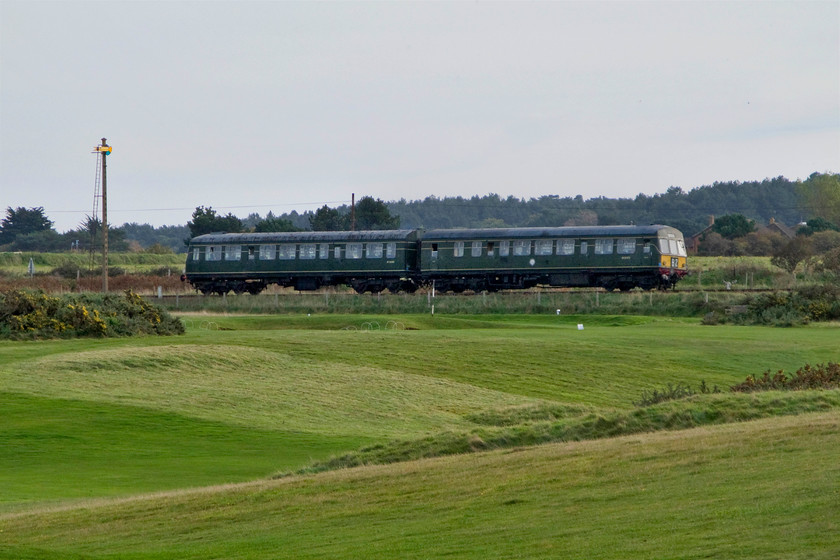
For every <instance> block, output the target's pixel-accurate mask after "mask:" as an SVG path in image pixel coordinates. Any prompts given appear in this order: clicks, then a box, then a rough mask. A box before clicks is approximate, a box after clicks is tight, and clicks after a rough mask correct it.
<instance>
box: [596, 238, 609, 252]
mask: <svg viewBox="0 0 840 560" xmlns="http://www.w3.org/2000/svg"><path fill="white" fill-rule="evenodd" d="M612 252H613V240H612V239H596V240H595V254H596V255H612Z"/></svg>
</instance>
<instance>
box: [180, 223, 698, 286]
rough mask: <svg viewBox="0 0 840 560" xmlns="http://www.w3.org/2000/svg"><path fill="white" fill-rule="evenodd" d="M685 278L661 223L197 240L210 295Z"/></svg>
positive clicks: (682, 259)
mask: <svg viewBox="0 0 840 560" xmlns="http://www.w3.org/2000/svg"><path fill="white" fill-rule="evenodd" d="M685 274H686V251H685V243H684V239H683V235H682V233H680V232H679V231H678V230H676V229H674V228H672V227H668V226H663V225H651V226H586V227H546V228H494V229H433V230H422V229H414V230H385V231H344V232H326V231H322V232H292V233H219V234H215V233H214V234H207V235H200V236H198V237H194V238H193V239H192V240H191V241H190V247H189V252H188V255H187V263H186V272H185V274H184V276H182V280H185V281H189V282H190V284H192V285H193V287H195V289H196V290H198V291H200V292H202V293H204V294H212V293H217V294H224V293H227V292H229V291H233V292H235V293H245V292H248V293H251V294H258V293H260V292H261V291H262V290H264V289H265V288H266V287H267V286H269V285H271V284H278V285H280V286H289V287H293V288H295V289H297V290H301V291H303V290H317V289H319V288H321V287H322V286H338V285H349V286H352V287H353V289H355V290H356V291H357V292H358V293H364V292H372V293H378V292H381V291H383V290H389V291H391V292H400V291H403V292H413V291H415V290H417V289H418V288H419V287H421V286H431V285H434V287H435V289H436V290H438V291H443V292H445V291H453V292H463V291H466V290H470V291H474V292H479V291H495V290H502V289H521V288H531V287H534V286H539V285H544V286H561V287H585V286H590V287H602V288H605V289H607V290H614V289H618V290H629V289H632V288H636V287H639V288H643V289H646V290H649V289H655V288H670V287H672V286H673V285H674V284H675V283H676V282H677V281H679V279H680V278H682V277H683V276H685Z"/></svg>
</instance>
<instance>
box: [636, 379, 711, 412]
mask: <svg viewBox="0 0 840 560" xmlns="http://www.w3.org/2000/svg"><path fill="white" fill-rule="evenodd" d="M698 393H700V394H708V393H720V389H719V388H718V386H717V385H715V386H714V387H713V388H711V389H709V386H708V385H706V381H705V380H704V381H701V382H700V387H698V389H697V391H695V390H694V389H692V388H691V387H690V386H688V385H683V384H681V383H677V384H676V385H671V384H670V383H668V384H667V385H666V386H665V387H663V388H662V389H653V390H652V391H648V390H644V391H642V396H641V397H640V398H639V400H638V401H636V402H634V403H633V404H634V405H635V406H638V407H645V406H651V405H654V404H658V403H661V402H665V401H674V400H679V399H684V398H687V397H690V396H692V395H696V394H698Z"/></svg>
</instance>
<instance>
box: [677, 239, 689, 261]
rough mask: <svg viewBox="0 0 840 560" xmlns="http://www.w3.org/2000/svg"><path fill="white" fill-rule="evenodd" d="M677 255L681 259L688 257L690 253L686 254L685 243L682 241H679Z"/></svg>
mask: <svg viewBox="0 0 840 560" xmlns="http://www.w3.org/2000/svg"><path fill="white" fill-rule="evenodd" d="M677 254H678V255H679V256H681V257H687V256H688V253H686V252H685V241H683V240H682V239H677Z"/></svg>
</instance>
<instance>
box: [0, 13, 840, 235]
mask: <svg viewBox="0 0 840 560" xmlns="http://www.w3.org/2000/svg"><path fill="white" fill-rule="evenodd" d="M102 137H106V138H108V142H109V144H110V145H111V146H113V150H114V151H113V155H111V156H109V159H108V162H109V163H108V195H109V218H110V219H109V221H110V222H111V223H113V224H117V225H119V224H122V223H124V222H140V223H144V222H147V223H151V224H154V225H162V224H184V223H186V222H187V221H188V220H189V219H190V215H191V213H192V210H193V209H194V208H195V207H196V206H198V205H205V206H208V205H209V206H213V207H214V208H216V209H219V210H220V211H222V212H228V211H231V212H233V213H234V214H237V215H239V216H243V217H244V216H246V215H247V214H248V213H249V212H259V213H260V214H262V215H265V214H266V213H267V212H268V211H269V210H271V211H273V212H274V213H276V214H279V213H282V212H286V211H291V210H298V211H303V210H306V209H313V208H317V207H319V206H321V205H323V204H325V203H327V204H330V205H331V206H334V205H338V204H340V203H343V202H349V200H350V193H352V192H355V193H356V197H357V198H359V197H361V196H365V195H371V196H374V197H377V198H381V199H383V200H396V199H400V198H406V199H409V200H413V199H421V198H425V197H426V196H429V195H435V196H438V197H444V196H455V195H463V196H472V195H484V194H487V193H491V192H492V193H498V194H500V195H502V196H507V195H514V196H518V197H525V198H529V197H538V196H542V195H547V194H558V195H560V196H575V195H577V194H581V195H583V196H584V197H585V198H589V197H593V196H602V195H603V196H608V197H619V196H623V197H634V196H636V195H637V194H638V193H646V194H654V193H658V192H664V191H665V190H666V189H667V188H668V187H670V186H680V187H682V188H684V189H686V190H689V189H691V188H694V187H697V186H701V185H704V184H711V183H712V182H714V181H729V180H740V181H750V180H761V179H764V178H767V177H777V176H779V175H784V176H785V177H787V178H789V179H797V178H801V179H804V178H806V177H807V176H808V175H810V174H811V173H813V172H815V171H819V172H825V171H833V172H838V171H840V2H838V1H836V0H832V1H828V2H817V1H796V2H786V1H774V2H634V1H626V2H443V1H436V2H349V1H348V2H337V3H333V2H279V1H278V2H275V1H269V2H248V1H243V2H225V1H215V2H201V1H196V2H178V1H165V2H155V1H133V2H123V1H109V2H80V1H73V0H70V1H62V2H39V1H32V0H27V1H16V0H0V206H2V208H3V209H5V208H6V207H7V206H12V207H17V206H26V207H30V206H43V207H45V208H46V210H47V214H48V216H49V217H50V218H51V219H53V220H54V221H55V222H56V228H57V229H58V230H59V231H64V230H67V229H70V228H72V227H75V226H76V225H77V224H79V223H80V222H81V221H82V220H83V219H84V218H85V215H86V214H91V212H92V208H93V194H94V180H95V162H96V158H95V156H94V155H93V154H91V153H90V152H91V150H92V148H93V147H94V145H96V144H98V143H99V140H100V138H102Z"/></svg>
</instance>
